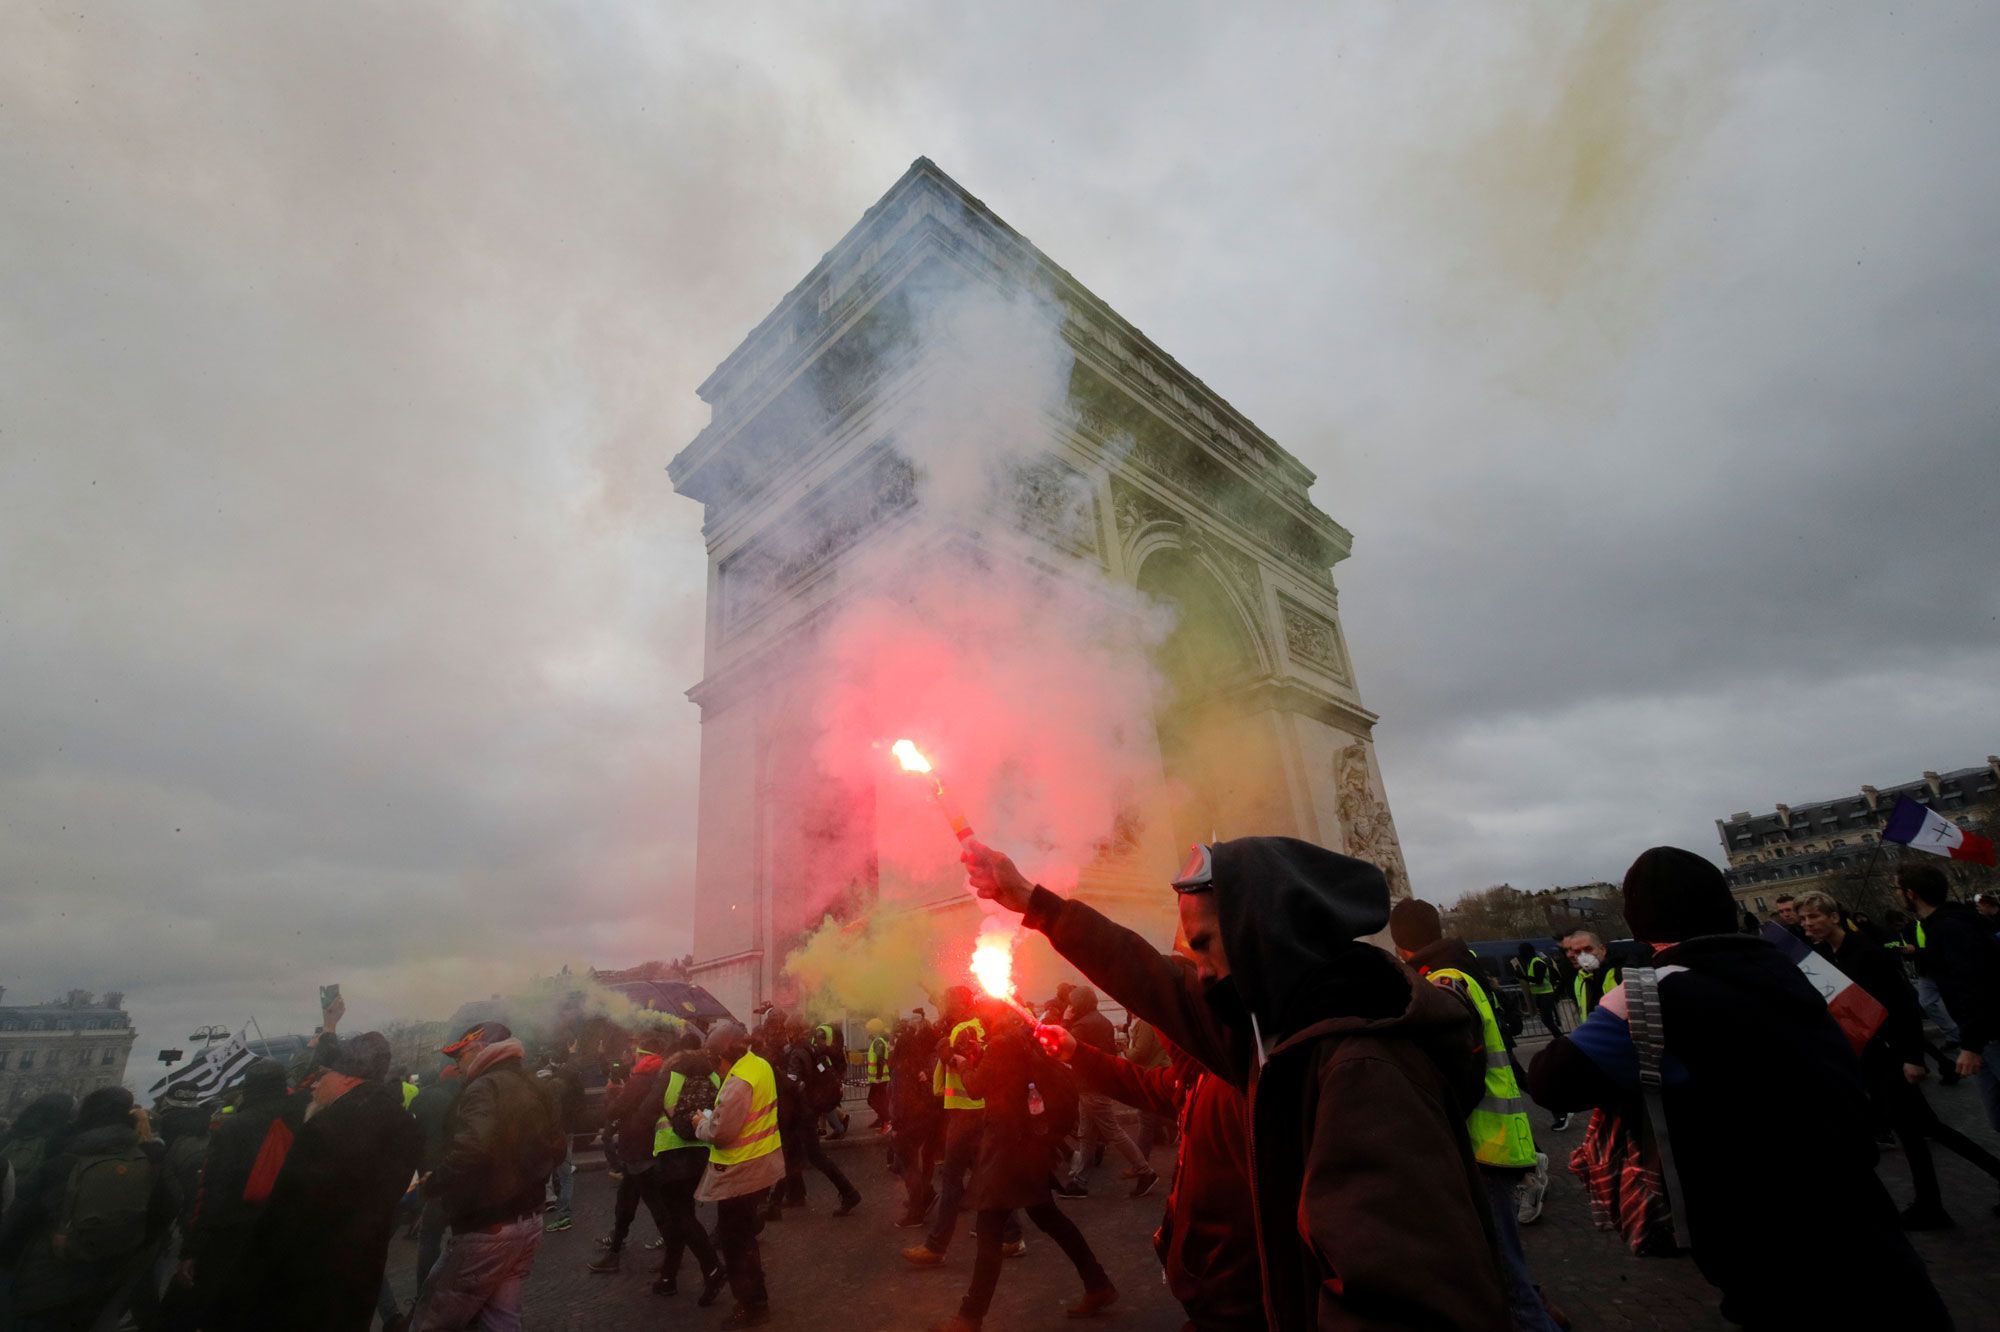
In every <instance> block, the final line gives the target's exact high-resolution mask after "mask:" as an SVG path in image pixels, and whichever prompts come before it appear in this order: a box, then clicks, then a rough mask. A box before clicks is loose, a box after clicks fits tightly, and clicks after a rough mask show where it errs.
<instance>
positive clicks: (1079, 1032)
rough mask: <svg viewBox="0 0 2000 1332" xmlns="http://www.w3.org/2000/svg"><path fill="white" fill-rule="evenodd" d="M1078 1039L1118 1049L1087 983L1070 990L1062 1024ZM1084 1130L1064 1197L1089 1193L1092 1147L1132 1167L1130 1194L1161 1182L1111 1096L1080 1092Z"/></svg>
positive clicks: (1138, 1195) (1139, 1195)
mask: <svg viewBox="0 0 2000 1332" xmlns="http://www.w3.org/2000/svg"><path fill="white" fill-rule="evenodd" d="M1064 1025H1065V1026H1066V1027H1068V1029H1069V1031H1070V1034H1071V1035H1073V1036H1075V1037H1076V1039H1077V1041H1078V1042H1079V1043H1081V1044H1083V1045H1088V1046H1090V1047H1091V1048H1092V1049H1094V1050H1101V1051H1103V1052H1104V1053H1105V1054H1110V1055H1115V1054H1117V1053H1118V1037H1117V1034H1116V1033H1115V1032H1114V1031H1113V1030H1112V1028H1111V1019H1110V1018H1107V1017H1105V1016H1104V1014H1102V1013H1100V1012H1098V1011H1097V991H1095V990H1093V989H1091V988H1090V987H1089V986H1088V985H1079V986H1077V987H1075V988H1074V989H1072V990H1071V991H1070V992H1069V1014H1068V1020H1067V1022H1065V1024H1064ZM1082 1124H1083V1131H1082V1133H1081V1134H1079V1135H1078V1141H1077V1144H1076V1156H1075V1158H1074V1159H1072V1160H1071V1162H1070V1168H1069V1181H1070V1182H1069V1185H1068V1187H1066V1188H1064V1189H1062V1190H1060V1193H1061V1195H1062V1196H1063V1197H1065V1198H1087V1197H1089V1196H1090V1162H1091V1156H1092V1152H1093V1151H1098V1152H1101V1151H1103V1150H1104V1148H1105V1147H1106V1146H1109V1147H1111V1148H1113V1149H1115V1150H1116V1151H1117V1153H1118V1154H1119V1155H1120V1156H1121V1157H1123V1158H1124V1159H1125V1163H1126V1165H1128V1166H1130V1167H1131V1175H1132V1179H1133V1181H1134V1182H1133V1185H1132V1196H1133V1197H1134V1198H1143V1197H1145V1196H1146V1195H1147V1194H1149V1193H1151V1192H1152V1191H1153V1186H1154V1185H1155V1184H1158V1183H1159V1182H1160V1177H1159V1175H1157V1174H1155V1173H1154V1171H1153V1167H1152V1164H1151V1163H1150V1162H1148V1161H1147V1160H1146V1158H1145V1156H1144V1155H1143V1154H1142V1153H1141V1152H1140V1151H1139V1148H1138V1146H1137V1145H1136V1144H1135V1143H1134V1142H1133V1141H1132V1139H1131V1137H1130V1136H1129V1135H1128V1134H1127V1133H1126V1132H1125V1130H1124V1128H1123V1127H1122V1126H1121V1125H1120V1124H1119V1123H1118V1112H1117V1109H1116V1107H1115V1106H1114V1105H1113V1104H1112V1101H1111V1098H1110V1097H1108V1096H1103V1095H1100V1094H1099V1093H1097V1092H1092V1091H1086V1092H1085V1093H1083V1118H1082Z"/></svg>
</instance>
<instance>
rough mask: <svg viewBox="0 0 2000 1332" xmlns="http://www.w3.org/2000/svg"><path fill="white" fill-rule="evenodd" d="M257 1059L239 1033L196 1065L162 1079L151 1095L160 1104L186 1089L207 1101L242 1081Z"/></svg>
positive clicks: (200, 1057) (210, 1049) (208, 1051)
mask: <svg viewBox="0 0 2000 1332" xmlns="http://www.w3.org/2000/svg"><path fill="white" fill-rule="evenodd" d="M256 1057H257V1056H256V1055H254V1054H252V1053H250V1047H249V1046H248V1045H246V1044H244V1041H243V1033H242V1032H240V1031H239V1032H237V1033H236V1034H235V1035H234V1036H232V1037H230V1038H229V1039H228V1040H227V1041H225V1042H223V1043H222V1044H220V1045H211V1046H209V1047H208V1048H207V1049H205V1050H203V1051H202V1052H201V1053H200V1054H199V1055H197V1056H196V1057H195V1058H194V1060H193V1062H191V1063H188V1064H185V1065H183V1066H182V1067H180V1068H177V1069H175V1070H174V1071H173V1072H171V1073H169V1074H167V1076H165V1077H164V1078H161V1079H160V1080H159V1081H158V1082H156V1083H154V1084H153V1089H152V1091H151V1092H150V1093H149V1094H150V1095H151V1096H152V1097H153V1098H154V1099H156V1100H157V1099H158V1098H159V1097H161V1096H163V1095H165V1094H166V1093H167V1092H168V1091H169V1090H171V1089H172V1088H175V1087H180V1086H183V1085H185V1086H187V1087H189V1088H191V1089H192V1090H193V1091H194V1094H195V1096H196V1097H197V1098H199V1099H201V1100H204V1101H205V1100H207V1099H208V1098H209V1097H211V1096H214V1095H216V1094H218V1093H219V1092H221V1091H222V1089H223V1088H225V1087H227V1086H229V1085H230V1084H231V1083H233V1082H235V1081H236V1080H237V1079H238V1078H240V1077H242V1076H243V1070H244V1069H246V1068H248V1067H249V1066H250V1061H251V1060H253V1059H255V1058H256Z"/></svg>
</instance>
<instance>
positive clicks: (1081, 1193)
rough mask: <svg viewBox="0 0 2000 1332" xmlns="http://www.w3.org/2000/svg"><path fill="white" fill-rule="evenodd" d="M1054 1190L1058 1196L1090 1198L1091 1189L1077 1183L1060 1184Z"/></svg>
mask: <svg viewBox="0 0 2000 1332" xmlns="http://www.w3.org/2000/svg"><path fill="white" fill-rule="evenodd" d="M1054 1192H1055V1195H1056V1197H1058V1198H1088V1197H1089V1196H1090V1190H1089V1189H1087V1188H1085V1187H1084V1186H1083V1185H1081V1184H1077V1183H1063V1184H1058V1185H1056V1187H1055V1190H1054Z"/></svg>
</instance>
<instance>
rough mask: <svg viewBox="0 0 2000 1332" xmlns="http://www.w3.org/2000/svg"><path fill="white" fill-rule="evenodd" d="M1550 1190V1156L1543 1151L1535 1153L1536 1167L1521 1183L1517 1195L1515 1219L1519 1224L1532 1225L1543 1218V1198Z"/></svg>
mask: <svg viewBox="0 0 2000 1332" xmlns="http://www.w3.org/2000/svg"><path fill="white" fill-rule="evenodd" d="M1548 1192H1549V1158H1548V1156H1547V1155H1546V1154H1544V1153H1542V1152H1536V1153H1535V1168H1534V1169H1533V1170H1532V1171H1530V1172H1529V1173H1528V1174H1527V1176H1525V1177H1524V1178H1523V1179H1522V1180H1521V1183H1520V1188H1519V1192H1518V1193H1517V1195H1516V1196H1517V1197H1518V1199H1519V1203H1518V1204H1517V1206H1516V1208H1515V1211H1514V1220H1515V1222H1516V1223H1517V1224H1519V1225H1524V1226H1531V1225H1533V1224H1535V1222H1537V1221H1539V1220H1541V1219H1542V1200H1543V1199H1544V1198H1546V1197H1547V1196H1548Z"/></svg>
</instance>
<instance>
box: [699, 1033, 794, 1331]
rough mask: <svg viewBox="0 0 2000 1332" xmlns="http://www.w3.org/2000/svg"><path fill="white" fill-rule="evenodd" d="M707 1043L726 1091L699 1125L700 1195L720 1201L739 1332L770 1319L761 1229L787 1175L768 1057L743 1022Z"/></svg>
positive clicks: (721, 1243)
mask: <svg viewBox="0 0 2000 1332" xmlns="http://www.w3.org/2000/svg"><path fill="white" fill-rule="evenodd" d="M705 1047H706V1049H707V1050H708V1053H709V1056H710V1057H711V1058H713V1059H714V1060H715V1071H716V1072H717V1073H718V1074H719V1075H720V1076H721V1077H722V1089H721V1090H720V1091H718V1092H717V1093H716V1095H715V1108H714V1109H712V1110H708V1111H705V1112H703V1114H702V1115H701V1117H700V1119H698V1120H697V1121H696V1122H695V1137H696V1138H697V1139H699V1140H700V1141H702V1142H705V1143H707V1144H708V1145H709V1147H708V1170H707V1171H706V1172H705V1173H704V1174H703V1175H702V1178H701V1187H700V1188H698V1189H696V1190H695V1195H694V1197H695V1201H696V1202H712V1203H714V1204H715V1243H716V1247H717V1248H719V1249H721V1250H722V1261H723V1265H724V1266H725V1267H727V1268H728V1269H729V1289H730V1293H731V1294H733V1295H735V1297H736V1307H735V1308H734V1309H732V1310H730V1313H729V1316H728V1317H727V1318H725V1319H723V1321H722V1326H723V1327H724V1328H725V1329H731V1330H732V1332H733V1329H736V1328H745V1327H756V1326H758V1325H759V1324H762V1323H767V1322H769V1321H770V1320H771V1298H770V1295H769V1293H768V1292H767V1291H766V1289H765V1286H764V1257H763V1254H762V1253H761V1252H760V1251H759V1249H758V1247H757V1231H758V1229H759V1217H760V1215H761V1214H762V1212H763V1207H764V1199H765V1197H766V1196H767V1195H768V1194H769V1193H770V1191H771V1186H772V1185H774V1184H776V1183H777V1182H778V1181H779V1180H782V1179H783V1178H784V1177H785V1157H784V1152H783V1150H782V1148H783V1145H784V1144H783V1139H782V1137H781V1135H780V1134H779V1132H778V1078H777V1074H776V1072H775V1071H773V1069H772V1068H771V1065H770V1062H769V1061H768V1060H766V1059H765V1058H764V1057H763V1056H762V1055H760V1054H758V1053H757V1052H756V1051H754V1050H752V1049H751V1048H750V1033H749V1032H747V1031H745V1030H744V1029H743V1026H742V1024H741V1023H737V1022H718V1023H716V1024H715V1025H714V1026H713V1027H710V1028H709V1029H708V1040H707V1041H706V1042H705Z"/></svg>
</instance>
